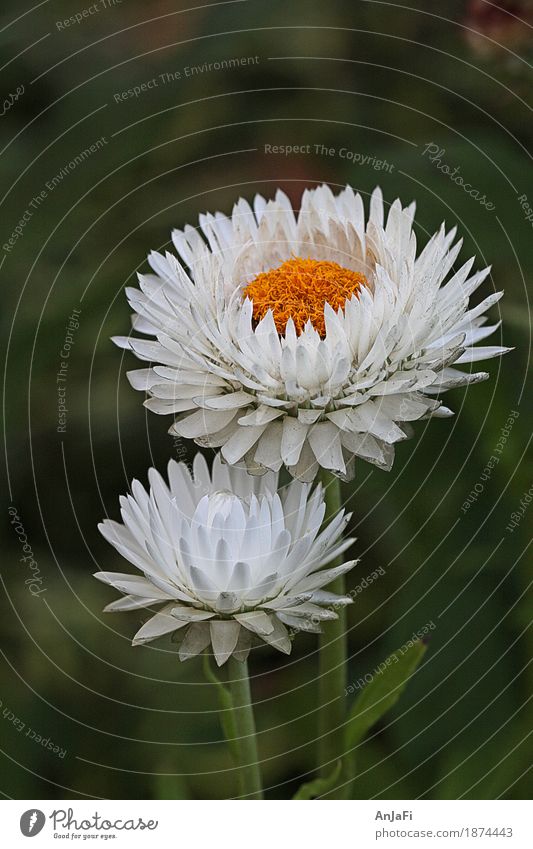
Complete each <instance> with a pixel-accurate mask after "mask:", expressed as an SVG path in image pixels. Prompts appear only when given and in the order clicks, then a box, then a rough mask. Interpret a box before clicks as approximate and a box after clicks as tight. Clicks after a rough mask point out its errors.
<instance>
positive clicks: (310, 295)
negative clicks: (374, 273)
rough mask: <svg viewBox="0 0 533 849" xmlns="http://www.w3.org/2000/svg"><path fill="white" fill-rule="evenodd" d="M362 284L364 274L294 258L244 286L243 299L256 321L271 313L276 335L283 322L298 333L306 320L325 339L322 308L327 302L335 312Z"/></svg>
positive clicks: (335, 264)
mask: <svg viewBox="0 0 533 849" xmlns="http://www.w3.org/2000/svg"><path fill="white" fill-rule="evenodd" d="M366 283H367V279H366V277H365V275H364V274H361V273H360V272H358V271H350V269H349V268H343V267H342V265H338V263H336V262H327V261H325V260H317V259H303V258H302V257H294V259H288V260H286V261H285V262H284V263H282V265H280V266H279V267H278V268H273V269H271V270H270V271H264V272H262V273H261V274H258V275H257V277H256V278H255V279H254V280H252V282H251V283H248V285H247V286H246V287H245V289H244V291H243V297H245V298H246V297H248V298H250V300H252V301H253V317H254V320H255V321H256V322H257V321H260V320H261V319H262V318H264V316H265V315H266V314H267V312H268V310H272V313H273V315H274V322H275V324H276V327H277V329H278V333H284V332H285V326H286V324H287V321H288V320H289V318H292V320H293V321H294V326H295V328H296V332H297V333H298V334H300V333H301V332H302V330H303V329H304V327H305V323H306V322H307V321H308V320H310V321H311V323H312V325H313V327H314V328H315V330H317V331H318V332H319V333H320V335H321V336H325V334H326V327H325V322H324V305H325V304H326V303H328V304H329V305H330V306H331V307H333V309H334V310H335V311H337V310H338V309H339V307H344V304H345V303H346V300H347V299H348V298H351V297H352V296H353V295H357V293H358V291H359V289H360V288H361V286H365V285H366Z"/></svg>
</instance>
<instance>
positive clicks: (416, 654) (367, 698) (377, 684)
mask: <svg viewBox="0 0 533 849" xmlns="http://www.w3.org/2000/svg"><path fill="white" fill-rule="evenodd" d="M425 653H426V646H425V645H424V644H423V643H422V642H420V641H419V640H417V641H416V642H414V643H413V644H412V645H411V646H409V647H408V648H406V649H399V650H398V651H395V652H393V654H391V655H390V656H389V657H388V658H387V659H386V660H385V661H384V662H383V664H381V669H380V671H379V672H376V674H375V675H374V677H373V678H372V680H371V681H370V683H369V684H367V685H366V687H365V688H364V690H363V691H362V692H361V694H360V695H359V696H358V698H357V699H356V700H355V703H354V705H353V707H352V709H351V711H350V715H349V718H348V724H347V726H346V746H347V748H349V749H352V748H353V747H354V746H356V745H357V744H358V743H360V742H361V740H362V739H363V737H364V736H365V734H366V733H367V732H368V731H369V730H370V729H371V728H372V726H373V725H375V724H376V722H378V720H380V719H381V717H382V716H383V715H384V714H385V713H387V711H388V710H390V709H391V707H393V706H394V705H395V704H396V702H397V701H398V699H399V698H400V696H401V694H402V693H403V691H404V689H405V687H406V685H407V682H408V680H409V678H410V676H411V675H412V674H413V672H414V671H415V669H416V668H417V666H418V664H419V663H420V661H421V660H422V658H423V657H424V654H425Z"/></svg>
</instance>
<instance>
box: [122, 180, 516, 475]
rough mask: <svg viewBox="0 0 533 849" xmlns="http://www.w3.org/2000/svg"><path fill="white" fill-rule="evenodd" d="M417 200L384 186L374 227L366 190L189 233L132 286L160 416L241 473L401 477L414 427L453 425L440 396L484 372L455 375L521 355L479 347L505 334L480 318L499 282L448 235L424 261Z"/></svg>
mask: <svg viewBox="0 0 533 849" xmlns="http://www.w3.org/2000/svg"><path fill="white" fill-rule="evenodd" d="M414 210H415V207H414V204H411V205H410V206H408V207H405V208H402V205H401V203H400V201H399V200H396V201H394V203H393V204H392V206H391V207H390V210H389V213H388V216H387V220H386V222H385V216H384V208H383V200H382V196H381V192H380V190H379V189H376V190H375V191H374V192H373V194H372V198H371V201H370V215H369V218H368V220H367V221H366V222H365V213H364V208H363V201H362V200H361V197H360V196H359V195H358V194H354V192H353V190H352V189H351V188H350V187H347V188H346V189H344V190H343V191H342V192H341V193H340V194H338V195H337V196H335V195H334V194H333V193H332V192H331V190H330V189H329V188H328V187H327V186H321V187H320V188H317V189H314V190H311V191H305V192H304V194H303V197H302V205H301V210H300V212H299V214H298V215H295V214H294V212H293V210H292V208H291V204H290V202H289V200H288V198H287V197H286V196H285V195H284V194H283V193H282V192H278V193H277V194H276V198H275V200H273V201H268V202H266V201H265V200H264V198H262V197H260V196H257V197H256V198H255V201H254V209H253V210H252V209H251V208H250V206H249V205H248V203H246V201H244V200H242V199H241V200H239V202H238V203H237V204H236V206H235V208H234V210H233V215H232V217H231V218H227V217H226V216H224V215H222V214H221V213H219V212H217V213H216V214H215V215H214V216H213V215H202V216H200V228H199V229H200V230H201V233H202V234H203V237H202V235H201V234H200V232H198V230H196V229H194V228H193V227H189V226H187V227H185V230H184V231H183V232H182V231H180V230H175V231H174V233H173V241H174V245H175V248H176V250H177V252H178V254H179V256H180V257H181V260H182V261H183V263H184V264H185V265H186V266H187V267H188V269H189V273H187V272H186V271H185V269H184V267H183V266H182V265H181V264H180V262H178V260H177V259H176V258H175V256H174V255H172V254H170V253H167V254H166V256H162V255H161V254H158V253H152V254H151V255H150V257H149V262H150V265H151V267H152V269H153V270H154V272H155V274H148V275H140V276H139V283H140V291H139V290H138V289H128V290H127V296H128V299H129V302H130V304H131V306H132V307H133V309H134V310H135V315H134V317H133V327H134V330H136V331H139V332H140V333H145V334H149V335H152V336H154V337H155V340H152V341H150V340H143V339H138V338H131V337H119V338H117V339H115V341H116V342H117V344H119V345H121V346H123V347H126V348H130V349H131V350H132V351H134V352H135V354H136V355H137V356H138V357H139V358H140V359H143V360H148V361H150V362H151V363H153V367H152V368H148V369H141V370H137V371H133V372H130V373H129V378H130V380H131V383H132V385H133V386H134V387H135V388H136V389H141V390H145V391H147V392H148V393H149V395H150V398H149V399H148V400H147V401H146V402H145V403H146V406H147V407H148V408H149V409H150V410H153V411H154V412H156V413H169V414H173V415H174V417H175V422H174V424H173V426H172V427H171V432H173V433H177V434H180V435H182V436H184V437H188V438H193V439H194V440H195V441H196V442H197V443H198V444H199V445H203V446H211V447H220V448H221V450H222V455H223V457H224V458H225V460H226V461H227V462H229V463H232V464H233V463H237V462H240V461H241V460H243V459H244V461H245V462H246V463H247V465H248V467H249V469H250V471H255V472H261V471H264V470H265V469H272V470H274V471H277V470H278V469H279V468H280V467H281V466H282V464H283V463H284V464H286V466H287V467H288V468H289V470H290V472H291V474H293V475H294V476H296V477H298V478H300V479H302V480H308V481H309V480H313V478H314V476H315V474H316V471H317V469H318V467H319V466H323V467H324V468H326V469H330V470H331V471H333V472H334V473H336V474H339V475H341V476H343V477H346V478H349V477H351V476H352V474H353V458H354V457H361V458H363V459H365V460H368V461H370V462H371V463H375V464H376V465H378V466H380V467H382V468H385V469H390V467H391V465H392V462H393V458H394V443H396V442H398V441H400V440H403V439H405V438H407V436H410V435H411V425H410V424H409V422H411V421H413V420H415V419H420V418H427V417H430V416H448V415H451V414H452V413H451V411H450V410H448V409H447V408H445V407H442V406H441V402H440V401H439V400H436V399H435V397H434V396H435V395H437V394H440V393H441V392H442V391H444V390H446V389H451V388H453V387H456V386H462V385H464V384H469V383H474V382H477V381H479V380H483V379H484V378H485V377H487V374H485V373H484V372H477V373H472V372H471V371H466V372H464V371H461V370H460V369H458V368H455V366H457V365H460V364H465V365H469V364H471V363H474V362H476V361H478V360H483V359H487V358H489V357H495V356H498V355H500V354H501V353H503V352H505V351H506V350H508V349H506V348H501V347H495V346H492V347H473V346H474V344H475V343H477V342H479V341H481V340H482V339H484V338H485V337H486V336H488V335H489V334H490V333H492V332H493V331H494V330H496V328H497V327H498V326H499V324H495V325H492V326H485V321H486V317H485V315H484V313H485V312H486V311H487V310H488V309H489V307H491V306H492V305H493V304H495V303H496V301H498V300H499V298H500V296H501V294H502V293H501V292H500V293H495V294H491V295H489V297H487V298H485V300H483V301H482V302H481V303H479V304H478V305H477V306H475V307H474V308H472V309H469V298H470V295H471V294H472V293H473V292H474V291H475V290H476V289H477V288H478V286H479V285H480V284H481V283H482V281H483V280H484V279H485V278H486V277H487V275H488V274H489V271H490V269H489V268H486V269H484V270H483V271H479V272H477V273H475V274H473V275H472V276H469V275H470V271H471V269H472V265H473V262H474V260H473V259H470V260H469V261H468V262H466V263H465V264H464V265H462V266H461V267H460V268H459V270H457V271H455V272H452V267H453V265H454V263H455V261H456V259H457V257H458V254H459V251H460V248H461V242H458V243H456V244H455V245H453V241H454V238H455V232H456V231H455V228H454V229H453V230H451V231H450V232H448V233H446V231H445V228H444V225H443V226H442V227H441V229H440V231H439V232H438V233H436V234H435V235H434V236H433V237H432V238H431V239H430V240H429V242H428V243H427V245H426V246H425V248H424V249H423V250H422V251H421V252H420V253H419V255H418V256H417V243H416V237H415V234H414V231H413V217H414Z"/></svg>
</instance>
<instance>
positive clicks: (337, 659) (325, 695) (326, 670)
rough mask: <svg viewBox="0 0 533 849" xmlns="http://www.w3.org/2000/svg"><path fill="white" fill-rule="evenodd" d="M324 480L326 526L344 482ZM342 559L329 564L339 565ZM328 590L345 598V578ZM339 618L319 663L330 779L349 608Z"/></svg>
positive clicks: (340, 741)
mask: <svg viewBox="0 0 533 849" xmlns="http://www.w3.org/2000/svg"><path fill="white" fill-rule="evenodd" d="M320 480H321V482H322V485H323V487H324V495H325V500H326V515H325V517H324V524H326V523H328V522H329V521H331V519H333V518H334V517H335V516H336V515H337V513H338V512H339V510H340V509H341V491H340V481H339V479H338V478H337V477H336V476H335V475H332V474H331V472H328V471H327V470H325V469H321V472H320ZM341 562H342V558H340V557H339V558H338V559H337V560H335V561H333V562H332V563H330V564H328V568H331V567H333V566H338V565H339V564H340V563H341ZM327 589H328V590H329V591H331V592H333V593H336V594H337V595H345V593H346V589H345V580H344V575H341V576H340V577H339V578H337V579H336V580H335V581H333V583H331V584H329V586H328V587H327ZM336 613H337V615H338V619H335V620H332V621H331V622H328V623H327V624H326V625H325V627H324V632H323V633H322V634H321V635H320V641H319V661H318V690H319V692H318V704H319V711H318V764H317V766H318V771H319V775H320V776H321V777H327V776H328V775H330V774H331V772H332V771H333V770H334V769H335V766H336V764H337V762H338V761H339V759H340V758H341V757H342V755H343V754H344V750H345V746H344V732H345V727H344V723H345V722H346V693H345V691H346V659H347V640H346V609H345V608H344V607H338V608H337V609H336ZM345 797H346V796H345V790H344V788H340V789H339V790H338V791H332V792H331V793H329V794H328V798H329V799H342V798H345Z"/></svg>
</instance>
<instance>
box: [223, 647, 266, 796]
mask: <svg viewBox="0 0 533 849" xmlns="http://www.w3.org/2000/svg"><path fill="white" fill-rule="evenodd" d="M227 685H228V687H229V690H230V692H231V698H232V702H233V719H234V728H235V731H236V734H237V739H236V740H235V743H236V744H237V747H238V749H237V750H238V752H239V763H238V764H237V769H238V781H239V790H240V795H241V796H243V797H245V798H247V799H262V798H263V788H262V784H261V772H260V769H259V758H258V755H257V738H256V729H255V719H254V710H253V705H252V695H251V692H250V678H249V676H248V663H247V662H246V661H244V663H241V662H240V661H238V660H236V659H235V658H234V657H230V659H229V660H228V681H227Z"/></svg>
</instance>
